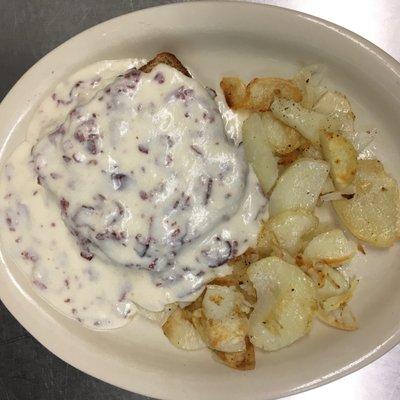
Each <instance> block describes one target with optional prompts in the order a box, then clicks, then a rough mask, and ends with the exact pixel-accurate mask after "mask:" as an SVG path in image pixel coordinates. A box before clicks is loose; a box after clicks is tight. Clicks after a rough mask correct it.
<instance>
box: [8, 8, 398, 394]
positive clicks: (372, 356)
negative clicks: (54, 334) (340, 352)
mask: <svg viewBox="0 0 400 400" xmlns="http://www.w3.org/2000/svg"><path fill="white" fill-rule="evenodd" d="M216 5H218V6H222V7H260V8H261V7H262V8H264V9H265V8H270V9H277V10H280V11H282V12H284V13H287V14H290V15H292V16H293V18H299V19H301V20H305V21H309V22H310V23H315V24H318V25H320V26H322V27H323V28H324V29H327V30H330V31H333V32H335V33H336V34H338V35H340V36H342V37H344V38H345V39H347V40H351V41H353V42H354V43H356V44H357V45H359V46H362V47H363V48H364V49H365V50H367V51H368V52H369V53H370V54H371V55H372V56H374V57H376V58H378V59H379V60H380V62H381V63H384V65H385V66H386V67H387V68H389V69H390V70H391V71H392V73H393V74H395V75H396V76H397V77H398V78H399V79H400V62H399V61H397V60H396V59H395V58H394V57H393V56H391V55H390V54H388V53H387V52H386V51H384V50H383V49H381V48H380V47H378V46H377V45H375V44H374V43H372V42H371V41H369V40H368V39H365V38H363V37H362V36H361V35H359V34H357V33H355V32H353V31H351V30H349V29H347V28H344V27H342V26H340V25H338V24H335V23H333V22H330V21H327V20H325V19H323V18H319V17H316V16H313V15H310V14H307V13H304V12H301V11H297V10H293V9H289V8H286V7H281V6H277V5H271V4H263V3H254V2H248V1H236V0H235V1H229V0H224V1H218V0H216V1H209V0H208V1H189V2H179V3H170V4H164V5H157V6H151V7H147V8H144V9H141V10H136V11H132V12H129V13H126V14H122V15H119V16H116V17H114V18H111V19H108V20H106V21H103V22H101V23H99V24H96V25H94V26H92V27H90V28H88V29H85V30H84V31H82V32H80V33H78V34H77V35H75V36H73V37H71V38H69V39H68V40H67V41H65V42H63V43H61V44H60V45H58V46H57V47H56V48H54V49H53V50H51V51H50V52H49V53H47V54H46V55H44V56H43V57H42V58H40V59H39V60H38V61H37V62H36V63H35V64H33V65H32V66H31V67H30V68H29V69H28V70H27V71H26V72H25V73H24V74H23V75H22V76H21V77H20V78H19V79H18V81H17V82H16V83H15V84H14V85H13V87H12V88H11V89H10V90H9V92H8V93H7V94H6V96H5V97H4V98H3V100H2V101H1V103H0V110H2V109H3V108H5V107H6V106H7V103H8V101H10V99H11V98H12V97H13V95H14V92H15V91H16V89H17V88H18V87H19V86H20V85H21V84H22V81H23V80H24V78H25V77H26V76H27V75H30V74H31V73H32V72H33V71H34V70H35V69H36V68H39V67H40V66H41V64H42V63H45V62H46V61H47V59H48V58H50V57H51V56H52V55H53V53H55V52H57V51H59V50H60V49H61V48H63V47H66V46H68V45H69V44H70V43H72V42H74V41H77V40H80V39H81V37H83V36H85V35H86V34H88V33H89V32H93V31H95V30H100V29H101V28H104V27H106V26H107V25H112V24H113V23H115V21H117V20H119V19H123V18H127V19H129V18H131V17H132V15H134V16H137V15H138V14H151V13H153V12H154V10H157V9H160V8H170V9H173V8H178V9H179V8H185V7H197V6H199V7H211V6H216ZM11 134H12V132H10V133H9V134H8V136H11ZM7 142H8V138H7V137H6V140H5V142H4V144H3V145H2V148H1V149H0V157H2V153H3V149H4V148H5V147H6V146H7ZM0 263H1V264H3V265H4V266H6V274H7V275H8V277H9V279H10V280H12V281H13V285H14V286H15V287H16V288H18V290H16V291H15V293H18V292H19V294H18V296H15V299H16V298H17V297H19V296H21V294H22V292H23V289H22V288H21V287H20V286H19V284H18V282H17V281H16V280H15V279H14V277H13V276H12V274H11V272H10V271H9V269H8V267H7V264H6V262H5V260H4V257H3V255H2V252H1V249H0ZM13 297H14V296H8V297H7V298H6V296H5V295H4V293H3V292H2V289H1V286H0V300H1V301H2V302H3V304H4V305H5V307H6V308H7V309H8V311H9V312H10V313H11V314H12V316H13V317H14V318H15V319H16V320H17V321H18V322H19V323H20V324H21V325H22V326H23V327H24V329H26V330H27V331H28V332H29V333H30V334H31V335H32V336H33V337H34V338H35V339H36V340H37V341H38V342H39V343H40V344H41V345H42V346H44V347H45V348H46V349H47V350H49V351H50V352H51V353H52V354H54V355H55V356H56V357H58V358H59V359H61V360H63V361H64V362H66V363H67V364H69V365H71V366H73V367H75V368H77V369H78V370H80V371H82V372H84V373H86V374H88V375H90V376H92V377H94V378H96V379H99V380H102V381H104V382H106V383H108V384H111V385H113V386H116V387H119V388H122V389H124V390H127V391H129V392H132V389H131V388H130V387H128V386H127V385H122V384H116V383H115V382H113V380H112V379H109V378H107V376H106V375H105V374H101V373H98V371H97V372H93V371H90V369H89V368H88V367H83V366H82V365H80V364H79V362H78V361H75V360H74V359H73V357H71V356H69V355H68V354H67V352H65V351H64V352H63V351H62V350H61V347H62V346H57V345H52V344H49V343H46V336H41V335H40V334H39V333H37V332H36V330H35V328H34V327H33V326H32V324H30V323H28V322H27V321H25V320H24V316H23V315H22V314H21V313H20V312H19V310H18V305H17V304H15V299H13ZM13 300H14V304H13ZM41 311H42V312H43V310H42V309H41ZM27 326H29V329H28V328H27ZM32 331H33V332H34V333H32ZM399 343H400V329H398V330H397V331H395V332H394V333H393V334H392V335H391V336H390V337H388V338H386V340H384V341H383V342H382V343H381V344H380V345H378V346H376V347H375V348H374V349H372V350H371V351H369V352H368V353H366V354H364V355H363V356H361V357H360V358H358V359H357V360H354V361H353V362H351V363H349V364H347V365H346V366H344V367H343V368H341V369H340V370H337V371H333V372H332V373H330V374H327V375H325V376H322V377H320V378H318V379H316V380H314V381H310V382H306V383H304V384H303V385H300V386H298V387H296V388H293V389H291V390H289V391H287V392H286V393H284V394H277V395H273V396H272V397H268V398H269V399H277V398H280V397H281V396H282V395H284V396H289V395H294V394H297V393H300V392H304V391H306V390H310V389H313V388H316V387H319V386H323V385H326V384H327V383H330V382H332V381H335V380H337V379H340V378H342V377H344V376H346V375H349V374H350V373H352V372H355V371H357V370H359V369H361V368H363V367H365V366H366V365H368V364H370V363H372V362H374V361H375V360H377V359H378V358H380V357H381V356H383V355H384V354H385V353H387V352H388V351H390V350H391V349H392V348H393V347H395V346H396V345H397V344H399ZM60 353H61V354H60ZM135 393H137V394H140V395H143V396H152V397H156V398H160V399H161V398H162V399H167V400H172V399H175V398H176V397H175V396H172V395H170V394H169V393H163V394H162V395H161V391H160V390H147V391H142V390H138V391H137V390H136V389H135ZM160 396H161V397H160ZM254 397H255V398H256V399H259V398H260V399H261V398H266V396H262V397H261V396H259V395H257V394H256V395H255V396H254Z"/></svg>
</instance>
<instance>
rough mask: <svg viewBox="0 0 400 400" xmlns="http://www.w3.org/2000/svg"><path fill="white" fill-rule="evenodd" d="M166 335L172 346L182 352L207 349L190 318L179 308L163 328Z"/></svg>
mask: <svg viewBox="0 0 400 400" xmlns="http://www.w3.org/2000/svg"><path fill="white" fill-rule="evenodd" d="M162 330H163V332H164V335H165V336H166V337H167V338H168V340H169V341H170V343H171V344H173V345H174V346H175V347H177V348H178V349H182V350H199V349H203V348H205V347H206V345H205V344H204V342H203V340H202V339H201V336H200V334H199V333H198V332H197V330H196V328H195V327H194V326H193V324H192V322H191V320H190V316H188V315H187V314H186V313H185V310H182V309H181V308H180V307H178V308H177V309H176V310H175V311H174V312H173V313H172V314H171V315H170V316H169V318H168V319H167V321H166V322H165V323H164V325H163V326H162Z"/></svg>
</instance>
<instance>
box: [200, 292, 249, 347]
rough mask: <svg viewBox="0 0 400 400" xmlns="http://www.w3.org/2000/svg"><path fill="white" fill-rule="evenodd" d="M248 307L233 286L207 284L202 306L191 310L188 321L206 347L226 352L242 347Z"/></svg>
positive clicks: (246, 330)
mask: <svg viewBox="0 0 400 400" xmlns="http://www.w3.org/2000/svg"><path fill="white" fill-rule="evenodd" d="M249 311H250V308H249V306H248V305H246V303H245V301H244V298H243V295H242V294H241V293H240V292H239V291H238V290H237V289H236V288H235V287H233V286H229V287H227V286H219V285H208V286H207V289H206V292H205V294H204V298H203V306H202V308H201V309H199V310H196V311H194V312H193V315H192V321H193V324H194V326H195V327H196V329H197V331H198V332H199V333H200V336H201V337H202V339H203V341H204V342H205V343H206V344H207V346H208V347H209V348H211V349H213V350H218V351H222V352H227V353H230V352H238V351H244V350H245V349H246V336H247V334H248V319H247V317H246V312H249Z"/></svg>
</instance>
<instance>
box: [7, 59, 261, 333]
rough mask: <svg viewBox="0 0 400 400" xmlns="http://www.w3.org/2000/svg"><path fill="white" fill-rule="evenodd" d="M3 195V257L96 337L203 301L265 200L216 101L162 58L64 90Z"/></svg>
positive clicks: (106, 64) (90, 72) (248, 239)
mask: <svg viewBox="0 0 400 400" xmlns="http://www.w3.org/2000/svg"><path fill="white" fill-rule="evenodd" d="M141 64H143V65H141ZM1 193H2V197H4V198H5V201H4V202H3V203H2V205H1V213H2V218H1V221H2V224H4V225H3V227H4V228H5V229H4V230H5V231H6V234H5V235H3V236H4V238H2V239H3V242H4V244H5V245H6V247H7V248H8V254H9V255H10V256H11V257H12V258H13V259H15V260H16V261H17V263H18V264H20V265H22V268H23V269H24V270H25V271H26V273H27V274H28V275H29V277H30V279H31V281H32V283H33V284H34V286H35V287H36V289H37V291H38V292H39V293H40V295H41V296H42V297H43V298H44V299H46V300H47V301H48V302H49V303H50V304H51V305H53V306H54V307H56V308H57V309H58V310H60V311H61V312H63V313H64V314H66V315H68V316H71V317H73V318H74V319H76V320H78V321H80V322H81V323H82V324H84V325H86V326H88V327H91V328H95V329H110V328H113V327H120V326H123V325H125V324H126V323H127V322H128V321H129V320H130V318H131V317H132V316H133V315H134V314H135V313H139V314H142V315H144V314H145V313H144V312H143V309H145V310H147V311H149V312H153V313H159V312H161V313H162V312H163V310H164V309H165V307H168V306H169V305H170V304H173V303H181V304H183V303H185V302H191V301H193V300H195V299H196V298H197V297H198V296H199V295H200V294H201V292H202V289H203V288H204V287H205V285H206V284H207V283H208V282H210V281H212V280H213V279H214V278H217V277H219V276H221V275H227V274H228V273H229V272H230V267H229V266H228V265H227V262H228V261H229V260H230V259H233V258H235V257H237V256H239V255H241V254H242V253H243V252H244V251H245V250H246V249H247V248H248V247H249V246H254V245H255V243H256V240H257V234H258V231H259V226H260V221H261V218H262V215H263V209H264V207H265V203H266V199H265V197H264V195H263V194H262V192H261V189H260V187H259V184H258V182H257V178H256V176H255V174H254V172H253V170H252V169H251V168H250V167H249V165H248V164H247V162H246V160H245V155H244V151H243V148H242V147H240V148H238V147H237V146H235V145H234V144H233V142H232V141H230V140H229V139H228V137H227V136H226V135H225V131H224V125H223V120H222V117H221V115H220V113H219V111H218V107H217V103H216V102H215V99H214V94H213V92H212V91H211V90H208V89H206V88H205V87H203V86H202V85H201V84H200V83H199V82H197V81H196V80H195V79H193V78H191V77H189V76H188V72H187V70H186V69H184V67H183V66H182V64H181V63H180V62H179V61H178V60H177V59H176V57H174V56H173V55H169V54H166V53H163V54H161V55H159V56H157V57H156V58H155V59H154V60H152V61H151V62H149V63H147V64H144V63H143V62H139V61H137V60H130V59H129V60H116V61H103V62H99V63H96V64H94V65H91V66H88V67H86V68H84V69H83V70H81V71H78V72H77V73H75V74H73V76H72V77H70V78H68V79H65V80H64V81H62V82H61V83H60V84H59V85H58V86H57V87H56V88H55V89H53V90H52V92H51V93H50V95H49V96H48V97H47V98H45V99H44V101H43V102H42V104H41V105H40V106H39V109H38V110H37V112H36V115H35V116H34V117H33V120H32V122H31V126H30V129H29V132H28V134H27V141H25V142H24V143H23V144H22V145H21V146H20V147H18V149H17V150H16V152H15V153H14V154H13V155H12V157H11V158H10V160H9V162H8V163H7V165H6V168H5V170H4V174H3V180H2V182H1ZM49 231H50V232H51V234H49ZM154 318H155V319H159V320H162V314H161V315H160V314H155V315H154Z"/></svg>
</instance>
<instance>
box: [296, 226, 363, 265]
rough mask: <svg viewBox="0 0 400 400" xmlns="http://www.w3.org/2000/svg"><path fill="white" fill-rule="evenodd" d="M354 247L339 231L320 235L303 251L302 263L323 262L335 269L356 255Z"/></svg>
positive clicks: (334, 230)
mask: <svg viewBox="0 0 400 400" xmlns="http://www.w3.org/2000/svg"><path fill="white" fill-rule="evenodd" d="M356 250H357V248H356V245H355V243H354V242H352V241H350V240H348V239H347V238H346V236H345V235H344V233H343V231H342V230H340V229H333V230H331V231H328V232H324V233H320V234H319V235H317V236H315V237H314V238H312V239H311V241H310V242H309V243H308V244H307V246H306V248H305V249H304V251H303V261H304V262H305V263H311V264H315V263H318V262H323V263H325V264H328V265H330V266H331V267H336V266H339V265H343V264H346V263H348V262H349V261H350V260H351V259H352V258H353V257H354V255H355V254H356Z"/></svg>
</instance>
